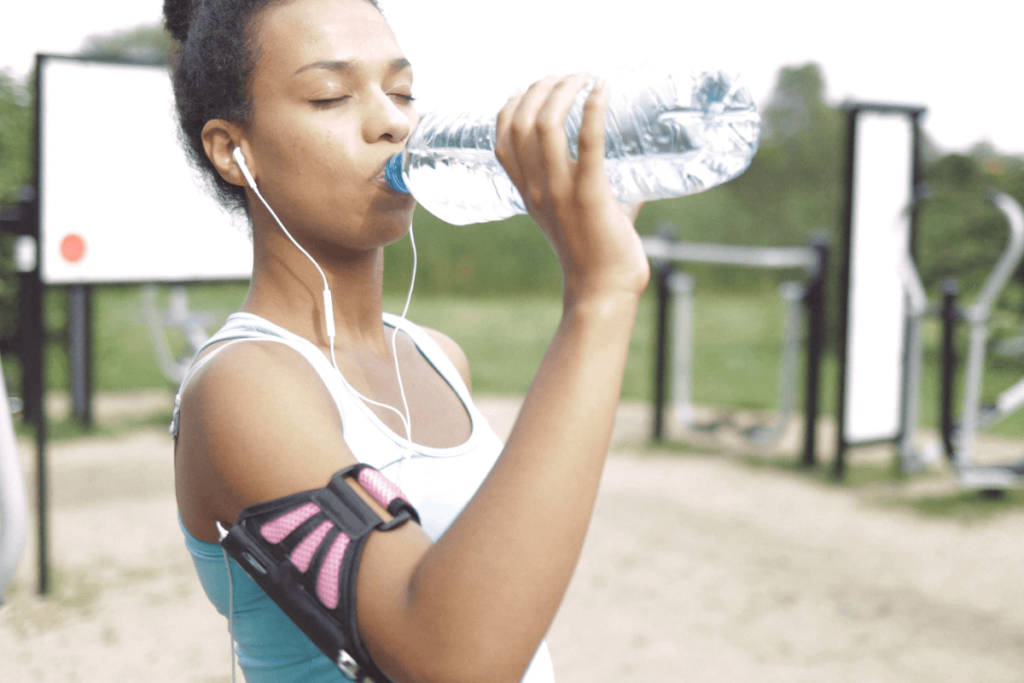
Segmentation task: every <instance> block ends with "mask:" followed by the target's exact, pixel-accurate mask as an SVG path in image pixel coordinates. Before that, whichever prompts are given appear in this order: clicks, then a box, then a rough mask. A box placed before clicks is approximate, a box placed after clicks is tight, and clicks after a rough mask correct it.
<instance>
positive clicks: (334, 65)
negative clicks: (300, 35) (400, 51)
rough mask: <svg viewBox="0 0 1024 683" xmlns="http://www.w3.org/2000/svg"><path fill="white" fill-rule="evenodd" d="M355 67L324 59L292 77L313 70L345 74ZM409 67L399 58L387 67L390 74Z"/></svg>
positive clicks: (351, 64) (408, 64) (298, 71)
mask: <svg viewBox="0 0 1024 683" xmlns="http://www.w3.org/2000/svg"><path fill="white" fill-rule="evenodd" d="M355 65H356V63H355V62H350V61H345V60H334V59H325V60H322V61H319V62H313V63H312V64H307V65H306V66H303V67H300V68H299V69H298V70H297V71H296V72H295V74H294V75H296V76H298V75H299V74H301V73H303V72H305V71H312V70H313V69H323V70H325V71H340V72H346V71H351V70H352V69H353V68H354V67H355ZM411 66H412V64H411V63H410V62H409V60H408V59H406V58H405V57H399V58H397V59H393V60H391V64H389V65H388V71H389V72H391V73H394V72H396V71H402V70H404V69H408V68H410V67H411Z"/></svg>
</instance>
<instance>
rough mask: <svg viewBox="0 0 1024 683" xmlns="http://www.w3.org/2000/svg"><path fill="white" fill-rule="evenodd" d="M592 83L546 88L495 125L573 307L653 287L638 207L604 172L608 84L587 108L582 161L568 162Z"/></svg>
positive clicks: (509, 107)
mask: <svg viewBox="0 0 1024 683" xmlns="http://www.w3.org/2000/svg"><path fill="white" fill-rule="evenodd" d="M586 81H587V76H586V75H575V76H569V77H567V78H561V79H559V78H554V77H549V78H545V79H543V80H540V81H538V82H537V83H535V84H533V85H532V86H530V88H529V90H527V91H526V93H524V94H521V95H520V94H517V95H515V96H513V97H512V98H511V99H510V100H509V101H508V103H507V104H506V105H505V107H504V108H503V109H502V110H501V113H500V114H499V115H498V124H497V134H498V139H497V144H496V148H495V151H496V153H497V156H498V159H499V160H500V161H501V163H502V165H503V166H504V167H505V170H506V171H507V172H508V174H509V177H511V179H512V182H513V183H515V185H516V187H517V188H518V189H519V192H520V194H522V196H523V200H524V201H525V202H526V207H527V209H528V210H529V212H530V215H531V216H532V217H533V219H534V220H535V221H536V222H537V224H538V225H539V226H540V228H541V230H543V231H544V234H545V235H547V237H548V239H549V240H550V242H551V244H552V246H553V247H554V250H555V253H556V255H557V256H558V260H559V263H560V264H561V267H562V273H563V276H564V278H565V285H564V287H565V298H566V302H567V304H573V303H579V302H581V301H585V300H590V299H592V298H594V297H602V296H607V295H612V296H616V295H622V294H628V295H632V296H639V295H640V293H642V292H643V290H644V289H645V288H646V286H647V283H648V281H649V279H650V266H649V265H648V262H647V258H646V256H645V255H644V251H643V247H642V245H641V242H640V237H639V236H638V235H637V233H636V230H635V229H634V228H633V220H635V218H636V214H637V213H638V212H639V208H640V207H639V206H633V207H628V206H623V205H622V204H620V203H619V201H618V200H617V199H616V198H615V195H614V194H613V193H612V189H611V185H610V184H609V182H608V177H607V175H606V174H605V170H604V153H605V139H604V138H605V132H604V123H605V110H606V109H607V105H608V88H607V86H606V85H605V84H604V82H600V81H599V82H598V84H597V85H596V86H595V87H594V89H593V90H592V91H591V93H590V95H589V96H588V98H587V101H586V103H585V105H584V109H583V121H582V124H581V126H580V134H579V154H578V160H577V161H573V160H572V159H571V158H570V156H569V144H568V140H567V139H566V135H565V119H566V116H567V115H568V113H569V110H570V109H571V107H572V104H573V101H574V99H575V97H576V95H577V93H578V92H579V90H580V89H581V88H582V87H583V86H584V84H585V83H586Z"/></svg>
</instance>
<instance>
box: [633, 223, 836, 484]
mask: <svg viewBox="0 0 1024 683" xmlns="http://www.w3.org/2000/svg"><path fill="white" fill-rule="evenodd" d="M670 227H671V226H670ZM662 232H671V233H674V229H672V230H668V231H662ZM644 250H645V251H646V253H647V256H648V257H649V258H650V259H651V260H652V261H654V262H655V263H656V264H657V273H658V276H657V277H658V320H657V325H658V329H657V334H656V339H657V358H656V362H655V377H654V385H655V396H654V435H653V438H654V440H655V441H660V440H661V439H662V438H663V436H664V424H663V420H664V410H665V403H666V400H665V393H666V392H665V376H666V375H667V373H668V370H667V355H668V336H669V324H668V317H669V310H670V306H669V304H670V302H673V305H672V307H671V308H672V310H673V314H674V318H675V321H674V322H675V325H674V328H675V332H674V334H672V337H673V339H674V353H673V356H674V372H673V398H674V412H675V415H676V418H677V420H678V421H679V422H680V423H681V424H683V425H686V426H687V427H689V428H691V429H696V430H704V431H709V430H713V429H715V428H717V427H719V426H721V425H723V424H724V422H717V423H712V424H707V425H701V424H698V423H696V422H695V421H694V419H693V406H692V397H691V391H690V387H691V382H692V367H693V290H694V279H693V276H692V275H690V274H688V273H683V272H676V271H675V264H678V263H703V264H718V265H732V266H743V267H748V268H769V269H778V268H781V269H792V268H802V269H804V270H805V271H806V273H807V283H806V285H804V284H801V283H797V282H786V283H783V285H782V286H781V287H780V295H781V296H782V298H783V300H784V301H785V302H786V314H785V316H786V324H785V325H786V326H785V336H784V342H783V352H782V363H781V368H780V378H779V404H778V410H777V415H776V418H775V421H774V422H773V423H772V424H768V425H755V426H753V427H750V428H747V429H745V430H743V431H742V432H741V433H742V435H743V436H745V437H746V438H748V439H749V440H750V441H751V442H752V443H754V444H756V445H758V446H771V445H773V444H775V443H776V442H777V441H778V439H779V438H780V437H781V436H782V434H783V432H784V431H785V429H786V427H787V425H788V423H789V421H790V419H791V417H792V415H793V412H794V409H795V403H796V384H797V374H798V367H797V366H798V363H797V358H798V356H799V347H800V339H801V337H802V336H803V335H802V330H801V324H802V321H801V311H800V308H801V305H802V307H803V309H804V311H805V312H806V317H807V324H806V329H807V358H806V366H807V376H806V397H805V422H806V425H805V433H804V454H803V462H804V464H806V465H812V464H814V459H815V425H816V422H817V411H818V378H819V372H820V364H821V351H822V345H823V332H824V327H825V314H824V306H825V296H824V286H825V275H826V271H827V265H828V245H827V243H826V242H825V241H824V240H815V241H813V242H812V244H811V245H810V246H808V247H747V246H737V245H725V244H698V243H693V242H678V241H674V240H670V239H667V238H665V237H648V238H644Z"/></svg>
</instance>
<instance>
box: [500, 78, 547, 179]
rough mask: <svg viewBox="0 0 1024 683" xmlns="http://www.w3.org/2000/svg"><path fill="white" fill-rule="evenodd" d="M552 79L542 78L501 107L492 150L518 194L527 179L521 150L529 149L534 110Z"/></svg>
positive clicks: (535, 110)
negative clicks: (494, 144)
mask: <svg viewBox="0 0 1024 683" xmlns="http://www.w3.org/2000/svg"><path fill="white" fill-rule="evenodd" d="M555 82H556V81H555V78H554V77H553V76H548V77H547V78H542V79H541V80H539V81H537V82H536V83H534V84H533V85H531V86H530V87H529V88H528V89H527V90H526V92H525V93H522V94H521V95H518V96H514V97H513V98H511V99H510V100H509V101H508V102H507V103H506V105H505V108H504V109H503V110H502V114H504V116H503V117H502V127H501V129H500V130H498V144H497V148H496V150H495V151H496V152H497V151H499V150H500V155H499V157H498V159H499V161H501V162H502V165H505V164H506V163H507V166H506V167H505V171H506V172H507V173H509V177H511V178H512V182H514V183H515V185H516V187H517V188H519V191H520V193H524V190H525V185H524V183H526V182H527V180H528V177H527V175H528V173H527V170H526V168H525V163H524V162H525V160H524V158H523V157H524V150H525V149H528V146H529V144H530V136H531V133H532V130H533V122H534V121H535V120H536V115H537V109H538V108H539V106H540V104H541V103H542V102H543V101H544V99H545V98H546V97H547V93H548V91H549V90H550V89H551V88H552V87H553V86H554V83H555ZM509 167H511V168H509ZM524 199H525V196H524Z"/></svg>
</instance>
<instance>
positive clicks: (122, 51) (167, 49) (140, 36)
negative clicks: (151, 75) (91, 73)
mask: <svg viewBox="0 0 1024 683" xmlns="http://www.w3.org/2000/svg"><path fill="white" fill-rule="evenodd" d="M173 47H174V41H173V40H172V39H171V36H170V35H169V34H168V33H167V31H165V30H164V27H163V26H162V25H161V24H155V25H153V26H140V27H138V28H134V29H129V30H125V31H117V32H115V33H105V34H100V35H93V36H89V37H88V38H86V39H85V44H84V46H83V47H82V50H81V51H80V52H79V54H80V55H82V56H83V57H94V58H98V59H118V60H124V61H129V62H138V63H143V64H166V63H167V62H168V57H169V55H170V54H171V50H172V49H173Z"/></svg>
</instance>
